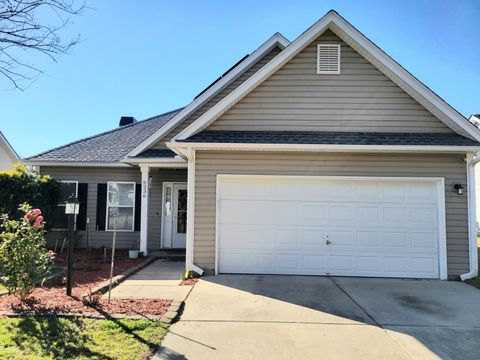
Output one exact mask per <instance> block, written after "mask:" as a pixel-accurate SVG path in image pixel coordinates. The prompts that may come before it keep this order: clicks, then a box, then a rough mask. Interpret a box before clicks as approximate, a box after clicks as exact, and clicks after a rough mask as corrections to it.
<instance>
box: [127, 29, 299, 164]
mask: <svg viewBox="0 0 480 360" xmlns="http://www.w3.org/2000/svg"><path fill="white" fill-rule="evenodd" d="M289 44H290V41H288V40H287V39H286V38H285V37H284V36H283V35H282V34H280V33H276V34H274V35H273V36H272V37H270V38H269V39H268V40H267V41H265V42H264V43H263V44H262V45H260V47H259V48H257V49H256V50H255V51H254V52H253V53H251V54H250V55H249V56H248V57H247V58H246V59H244V60H243V61H242V62H241V63H240V64H238V65H237V66H236V67H235V68H233V69H232V70H230V71H229V72H228V73H227V74H226V75H225V76H224V77H223V78H221V79H220V80H219V81H218V82H217V83H215V84H213V85H212V86H211V87H210V89H208V90H207V91H205V92H204V93H203V94H202V95H200V96H199V97H198V98H196V99H195V100H193V101H192V102H191V103H190V104H188V105H187V106H186V107H185V108H184V109H183V110H182V111H180V112H179V113H178V114H177V115H176V116H174V117H173V118H172V119H170V120H169V121H168V122H167V123H166V124H165V125H163V126H162V127H161V128H160V129H158V130H157V131H156V132H154V133H153V134H152V135H150V136H149V137H148V138H147V139H145V140H144V141H143V142H142V143H141V144H140V145H138V146H137V147H136V148H135V149H133V150H132V151H131V152H130V153H129V154H128V155H127V157H133V156H136V155H138V154H140V153H141V152H142V151H144V150H146V149H148V148H149V147H150V146H152V145H153V144H155V143H156V142H157V141H159V140H160V139H161V138H162V137H163V136H164V135H166V134H167V133H168V132H170V131H171V130H172V129H173V128H175V127H176V126H177V125H178V124H180V123H181V122H182V121H183V120H184V119H185V118H187V117H188V116H190V115H192V114H193V113H194V112H195V111H197V110H198V109H199V108H200V107H202V106H203V105H204V104H205V103H206V102H207V101H208V100H210V99H211V98H212V97H213V96H215V95H216V94H218V92H220V91H221V90H223V89H224V88H225V87H226V86H227V85H229V84H230V83H231V82H232V81H233V80H235V79H236V78H237V77H238V76H240V75H241V74H243V73H244V71H245V70H247V69H248V68H250V67H251V66H252V65H253V64H255V63H256V62H257V61H258V60H259V59H260V58H262V57H263V56H265V55H266V54H267V53H269V52H270V51H271V50H272V49H273V48H274V47H275V46H279V47H280V48H281V49H284V48H286V47H287V46H288V45H289Z"/></svg>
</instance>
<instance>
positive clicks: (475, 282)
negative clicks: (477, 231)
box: [465, 237, 480, 289]
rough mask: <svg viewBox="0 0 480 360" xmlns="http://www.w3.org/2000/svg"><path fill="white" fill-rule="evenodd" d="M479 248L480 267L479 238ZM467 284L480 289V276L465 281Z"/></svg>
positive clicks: (479, 238)
mask: <svg viewBox="0 0 480 360" xmlns="http://www.w3.org/2000/svg"><path fill="white" fill-rule="evenodd" d="M477 246H478V261H479V265H480V237H478V238H477ZM465 282H466V283H467V284H470V285H472V286H475V287H476V288H478V289H480V276H477V277H475V278H473V279H468V280H465Z"/></svg>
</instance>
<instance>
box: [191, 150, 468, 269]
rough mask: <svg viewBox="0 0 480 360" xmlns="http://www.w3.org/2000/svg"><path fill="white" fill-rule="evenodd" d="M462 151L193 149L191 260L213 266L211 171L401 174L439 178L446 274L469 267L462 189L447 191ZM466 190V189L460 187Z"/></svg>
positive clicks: (458, 176) (457, 177) (461, 170)
mask: <svg viewBox="0 0 480 360" xmlns="http://www.w3.org/2000/svg"><path fill="white" fill-rule="evenodd" d="M463 158H464V155H444V154H432V155H420V154H418V155H417V154H411V155H404V154H351V153H350V154H347V153H337V154H334V153H271V152H262V153H258V152H257V153H255V152H223V153H222V152H207V151H199V152H197V153H196V168H195V176H196V182H195V230H194V233H195V235H194V236H195V241H194V262H195V264H196V265H198V266H200V267H202V268H204V269H207V270H213V269H214V266H215V217H216V213H215V211H216V209H215V202H216V176H217V174H261V175H317V176H322V175H324V176H328V175H330V176H405V177H429V176H430V177H444V178H445V199H446V221H447V257H448V274H449V276H455V275H458V274H461V273H463V272H467V271H468V269H469V254H468V220H467V194H466V192H467V191H466V192H465V194H464V195H463V196H459V195H457V194H456V193H455V191H453V185H454V184H456V183H461V184H464V186H465V187H466V183H467V180H466V168H465V163H464V162H463V161H462V160H463ZM466 190H468V189H466Z"/></svg>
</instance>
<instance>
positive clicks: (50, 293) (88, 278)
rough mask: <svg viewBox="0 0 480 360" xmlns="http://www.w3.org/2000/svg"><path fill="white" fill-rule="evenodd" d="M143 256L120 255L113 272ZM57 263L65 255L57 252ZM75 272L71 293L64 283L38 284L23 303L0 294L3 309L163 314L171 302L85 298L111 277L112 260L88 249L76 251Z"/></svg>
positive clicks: (98, 296) (15, 298)
mask: <svg viewBox="0 0 480 360" xmlns="http://www.w3.org/2000/svg"><path fill="white" fill-rule="evenodd" d="M120 256H121V255H120ZM144 260H145V259H144V258H138V259H129V258H124V257H120V258H119V259H116V260H115V269H114V276H115V275H118V274H121V273H122V272H124V271H125V270H127V269H128V268H130V267H132V266H134V265H137V264H139V263H141V262H142V261H144ZM55 263H56V264H57V265H66V255H64V254H63V255H58V256H57V258H56V260H55ZM74 267H75V269H76V270H75V272H74V273H73V288H72V296H71V297H70V296H67V295H66V287H65V285H64V284H53V285H46V286H44V287H42V288H37V289H35V290H34V291H33V293H32V294H31V296H30V301H29V302H28V303H26V304H21V303H20V301H19V299H18V298H17V297H15V296H13V295H7V296H1V297H0V311H8V312H11V311H13V312H19V313H20V312H34V313H53V312H63V313H66V312H72V313H80V314H92V313H97V314H98V313H109V314H128V315H138V314H144V315H164V314H165V313H166V312H167V310H168V307H169V306H170V303H171V301H170V300H146V299H135V300H112V301H111V302H110V303H108V301H107V300H101V299H100V295H97V296H96V297H94V298H93V299H92V303H91V304H87V303H86V302H84V301H82V295H84V294H87V293H88V292H89V290H90V289H93V288H95V287H97V286H99V285H100V284H101V283H103V282H104V281H106V280H108V279H109V276H110V262H109V261H107V262H106V263H104V262H103V256H98V255H97V254H87V253H86V252H85V251H78V252H76V253H75V263H74Z"/></svg>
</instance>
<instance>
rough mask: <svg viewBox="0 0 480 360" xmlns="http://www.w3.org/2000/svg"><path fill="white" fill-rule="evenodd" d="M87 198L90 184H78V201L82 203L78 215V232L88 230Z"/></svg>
mask: <svg viewBox="0 0 480 360" xmlns="http://www.w3.org/2000/svg"><path fill="white" fill-rule="evenodd" d="M87 198H88V184H86V183H80V184H78V201H79V202H80V209H79V211H78V215H77V230H86V229H87Z"/></svg>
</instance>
